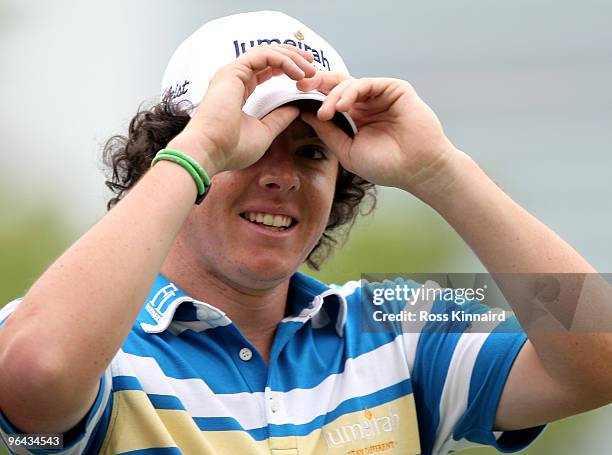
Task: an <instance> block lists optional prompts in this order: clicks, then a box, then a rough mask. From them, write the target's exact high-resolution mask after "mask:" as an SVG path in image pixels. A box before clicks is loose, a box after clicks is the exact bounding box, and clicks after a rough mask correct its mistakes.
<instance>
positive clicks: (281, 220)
mask: <svg viewBox="0 0 612 455" xmlns="http://www.w3.org/2000/svg"><path fill="white" fill-rule="evenodd" d="M240 216H241V217H242V218H244V219H245V220H247V221H250V222H251V223H254V224H258V225H260V226H262V227H264V228H266V229H270V230H272V231H284V230H286V229H289V228H290V227H291V226H293V225H294V224H296V223H297V221H296V220H294V219H293V218H292V217H290V216H288V215H272V214H271V213H263V212H244V213H241V214H240Z"/></svg>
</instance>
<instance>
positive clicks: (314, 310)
mask: <svg viewBox="0 0 612 455" xmlns="http://www.w3.org/2000/svg"><path fill="white" fill-rule="evenodd" d="M360 286H361V281H349V282H348V283H346V284H345V285H344V286H342V287H338V286H336V285H332V288H331V289H328V290H327V291H325V292H323V293H322V294H319V295H317V296H316V297H315V298H314V299H313V300H312V306H310V307H306V308H304V309H303V310H302V311H301V312H300V314H298V315H297V316H290V317H287V318H285V319H283V320H282V321H281V322H300V323H304V322H306V321H308V320H309V319H311V318H313V321H314V326H315V328H319V327H322V326H323V321H325V318H326V317H325V316H321V317H320V318H317V317H316V316H317V315H318V314H319V312H320V311H321V310H322V307H323V303H324V302H325V297H328V296H330V295H336V296H338V298H339V300H340V311H339V312H338V319H337V320H336V331H337V332H338V334H339V335H340V336H342V335H343V333H344V324H345V323H346V314H347V301H346V298H347V297H348V296H349V295H351V294H354V293H355V291H356V290H357V289H359V287H360ZM328 322H329V321H328Z"/></svg>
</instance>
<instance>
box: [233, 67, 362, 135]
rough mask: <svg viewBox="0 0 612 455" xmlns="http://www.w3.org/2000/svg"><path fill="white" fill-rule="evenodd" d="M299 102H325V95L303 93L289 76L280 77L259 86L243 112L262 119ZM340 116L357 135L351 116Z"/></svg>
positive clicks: (315, 92) (313, 92) (341, 113)
mask: <svg viewBox="0 0 612 455" xmlns="http://www.w3.org/2000/svg"><path fill="white" fill-rule="evenodd" d="M299 100H314V101H320V102H323V101H324V100H325V95H324V94H322V93H321V92H317V91H311V92H302V91H300V90H298V89H297V87H296V86H295V81H293V80H291V79H289V78H288V77H287V76H278V77H274V78H272V79H270V80H268V81H266V82H264V83H263V84H261V85H259V86H257V88H256V89H255V91H254V92H253V93H252V94H251V96H249V98H248V99H247V101H246V103H245V105H244V107H243V108H242V110H243V111H244V112H245V113H247V114H249V115H252V116H253V117H256V118H258V119H261V118H263V117H265V116H266V115H268V114H269V113H270V112H272V111H273V110H274V109H276V108H277V107H280V106H283V105H285V104H288V103H291V102H294V101H299ZM339 114H340V115H341V116H342V117H344V119H346V122H347V123H348V126H349V128H350V130H352V133H353V135H355V134H357V126H356V125H355V122H354V121H353V119H352V118H351V117H350V115H348V114H347V113H346V112H340V113H339Z"/></svg>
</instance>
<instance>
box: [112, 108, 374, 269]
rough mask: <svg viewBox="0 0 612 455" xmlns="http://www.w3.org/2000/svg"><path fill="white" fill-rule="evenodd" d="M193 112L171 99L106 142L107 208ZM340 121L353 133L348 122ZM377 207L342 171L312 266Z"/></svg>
mask: <svg viewBox="0 0 612 455" xmlns="http://www.w3.org/2000/svg"><path fill="white" fill-rule="evenodd" d="M296 104H298V105H299V107H300V109H308V110H311V109H314V108H315V106H314V105H313V104H312V103H303V102H298V103H296ZM191 108H192V106H191V105H189V104H188V103H185V102H182V103H174V102H172V101H171V98H170V97H169V96H167V97H164V98H163V99H162V101H161V102H160V103H158V104H155V105H153V106H152V107H150V108H148V109H142V108H141V109H139V111H138V112H137V113H136V115H135V116H134V117H133V118H132V120H131V121H130V124H129V127H128V133H127V136H122V135H115V136H113V137H111V138H110V139H109V140H108V141H106V144H105V145H104V148H103V152H102V160H103V164H104V166H105V168H106V174H107V180H106V182H105V184H106V186H107V187H108V188H109V189H110V190H111V191H112V192H113V193H114V195H115V196H114V197H112V198H111V199H110V200H109V201H108V203H107V205H106V206H107V209H108V210H110V209H112V208H113V207H114V206H115V204H117V203H118V202H119V201H120V200H121V199H122V198H123V196H125V194H126V192H127V191H129V190H130V188H132V187H133V186H134V185H135V184H136V183H137V182H138V180H140V178H141V177H142V176H143V175H144V174H145V173H146V172H147V170H148V169H149V167H150V165H151V161H152V160H153V157H154V156H155V154H156V153H157V151H158V150H160V149H162V148H164V147H166V145H167V144H168V142H170V140H172V139H173V138H174V137H175V136H176V135H178V134H179V133H180V132H181V131H182V130H183V128H185V126H186V125H187V123H188V122H189V119H190V117H189V112H190V110H191ZM338 115H339V114H338ZM334 120H335V121H336V122H337V123H338V125H339V126H340V127H341V128H342V129H344V130H345V131H347V124H346V121H345V120H344V118H343V117H342V116H338V117H335V118H334ZM347 132H348V131H347ZM351 133H352V132H351ZM375 206H376V187H375V186H374V184H373V183H370V182H368V181H366V180H364V179H362V178H361V177H359V176H358V175H356V174H353V173H352V172H349V171H347V170H346V169H344V168H342V166H340V167H339V172H338V177H337V180H336V189H335V193H334V199H333V203H332V208H331V212H330V215H329V220H328V221H327V226H326V228H325V231H324V232H323V235H322V236H321V238H320V239H319V242H318V243H317V244H316V246H315V247H314V248H313V250H312V251H311V252H310V254H309V255H308V257H307V258H306V263H307V264H308V266H309V267H311V268H312V269H314V270H319V269H320V267H321V264H322V263H323V262H324V261H325V260H326V259H328V258H329V256H330V255H331V253H332V251H333V249H334V247H335V246H336V245H338V244H339V243H340V244H343V243H344V242H345V241H346V239H347V237H348V233H349V231H350V229H351V227H352V226H353V224H354V223H355V219H356V217H357V214H358V213H361V214H362V215H367V214H369V213H371V212H372V210H374V207H375ZM360 207H361V210H360Z"/></svg>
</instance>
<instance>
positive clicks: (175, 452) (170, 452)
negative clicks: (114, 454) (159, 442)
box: [121, 447, 183, 455]
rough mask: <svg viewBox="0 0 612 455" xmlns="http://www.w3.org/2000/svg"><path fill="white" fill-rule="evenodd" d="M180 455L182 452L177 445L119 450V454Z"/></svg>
mask: <svg viewBox="0 0 612 455" xmlns="http://www.w3.org/2000/svg"><path fill="white" fill-rule="evenodd" d="M128 454H129V455H182V454H183V452H182V451H181V450H180V449H178V448H177V447H157V448H153V449H139V450H130V451H129V452H121V455H128Z"/></svg>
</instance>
